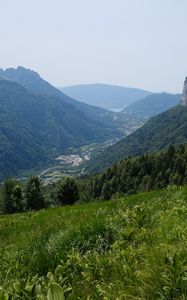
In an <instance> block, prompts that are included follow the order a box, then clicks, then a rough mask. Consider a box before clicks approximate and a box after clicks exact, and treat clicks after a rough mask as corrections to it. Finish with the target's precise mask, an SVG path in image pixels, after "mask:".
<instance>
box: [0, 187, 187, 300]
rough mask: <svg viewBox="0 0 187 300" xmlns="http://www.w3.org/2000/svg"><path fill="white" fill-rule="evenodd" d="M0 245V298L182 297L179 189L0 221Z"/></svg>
mask: <svg viewBox="0 0 187 300" xmlns="http://www.w3.org/2000/svg"><path fill="white" fill-rule="evenodd" d="M0 247H1V248H0V261H1V263H0V286H1V287H0V300H1V299H47V293H48V299H55V298H52V296H49V294H50V293H51V290H52V289H53V288H54V286H55V288H56V287H58V288H60V287H61V288H62V289H63V293H64V296H65V299H86V300H88V299H105V300H106V299H125V300H126V299H127V300H130V299H137V300H144V299H150V300H152V299H153V300H154V299H168V300H169V299H187V187H184V188H176V187H170V188H168V189H167V190H165V191H154V192H151V193H142V194H137V195H133V196H129V197H124V198H121V199H114V200H111V201H110V202H102V203H93V204H84V205H83V204H82V205H75V206H72V207H62V208H54V209H46V210H42V211H39V212H35V213H32V212H30V213H24V214H15V215H6V216H1V217H0ZM58 288H57V289H58ZM62 289H61V292H62ZM49 290H50V293H49ZM50 295H51V294H50ZM3 297H4V298H3ZM5 297H7V298H5ZM59 299H63V298H59Z"/></svg>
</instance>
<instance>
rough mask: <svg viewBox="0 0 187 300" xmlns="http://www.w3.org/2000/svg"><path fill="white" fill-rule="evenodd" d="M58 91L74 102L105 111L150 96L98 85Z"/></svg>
mask: <svg viewBox="0 0 187 300" xmlns="http://www.w3.org/2000/svg"><path fill="white" fill-rule="evenodd" d="M60 90H61V91H62V92H63V93H65V94H67V95H68V96H70V97H72V98H74V99H76V100H79V101H81V102H84V103H87V104H90V105H95V106H99V107H102V108H106V109H118V108H121V109H122V108H125V107H126V106H128V105H130V104H131V103H133V102H135V101H138V100H140V99H142V98H144V97H146V96H148V95H150V94H152V93H151V92H148V91H145V90H141V89H136V88H127V87H123V86H116V85H109V84H99V83H96V84H80V85H74V86H68V87H64V88H60Z"/></svg>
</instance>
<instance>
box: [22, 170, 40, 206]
mask: <svg viewBox="0 0 187 300" xmlns="http://www.w3.org/2000/svg"><path fill="white" fill-rule="evenodd" d="M25 199H26V207H27V209H33V210H39V209H41V208H44V207H45V201H44V196H43V192H42V184H41V181H40V179H39V178H38V177H37V176H31V177H30V178H29V180H28V181H27V184H26V188H25Z"/></svg>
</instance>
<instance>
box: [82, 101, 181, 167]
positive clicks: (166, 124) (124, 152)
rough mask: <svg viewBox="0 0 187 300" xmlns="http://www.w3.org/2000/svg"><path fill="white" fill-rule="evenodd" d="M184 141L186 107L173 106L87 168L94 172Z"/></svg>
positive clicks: (108, 150) (105, 152) (95, 159)
mask: <svg viewBox="0 0 187 300" xmlns="http://www.w3.org/2000/svg"><path fill="white" fill-rule="evenodd" d="M186 142H187V106H176V107H174V108H172V109H170V110H168V111H166V112H163V113H161V114H159V115H157V116H155V117H152V118H151V119H150V120H149V121H148V122H147V123H146V124H145V125H143V126H142V127H141V128H139V129H138V130H136V131H135V132H134V133H132V134H131V135H129V136H127V137H126V138H124V139H122V140H121V141H119V142H118V143H116V144H115V145H113V146H112V147H109V148H107V149H106V150H104V152H103V153H102V154H101V155H99V156H98V157H95V158H93V159H92V160H91V161H90V162H89V163H88V166H87V169H86V170H87V172H92V173H96V172H99V171H101V170H103V169H104V168H106V167H109V166H111V165H113V164H114V163H115V162H117V161H119V160H121V159H124V158H126V157H128V156H138V155H142V154H144V153H150V152H154V151H158V150H162V149H165V148H166V147H168V146H169V145H171V144H172V145H179V144H182V143H186Z"/></svg>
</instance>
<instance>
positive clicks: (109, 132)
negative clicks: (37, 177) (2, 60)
mask: <svg viewBox="0 0 187 300" xmlns="http://www.w3.org/2000/svg"><path fill="white" fill-rule="evenodd" d="M0 78H1V79H0V115H1V118H0V178H1V179H2V178H4V177H5V176H16V175H17V174H18V173H19V172H20V171H21V172H22V171H23V170H30V169H32V168H35V167H39V168H41V167H46V165H47V164H48V163H49V162H52V161H53V160H54V158H55V157H56V156H58V155H59V154H62V153H69V149H70V148H71V149H72V148H77V147H80V146H82V145H85V144H90V143H93V142H94V143H95V142H100V141H106V140H108V139H111V138H118V139H120V138H122V140H121V141H120V142H119V143H117V144H115V145H113V146H112V147H111V148H108V149H106V150H104V152H103V153H102V154H101V155H100V156H98V157H94V158H93V159H92V160H91V161H90V162H89V165H88V167H87V170H88V171H89V172H97V171H99V170H102V169H103V168H105V167H107V166H110V165H112V164H113V163H115V162H116V161H117V160H120V159H123V158H125V157H127V156H129V155H139V154H142V153H144V152H145V153H147V152H152V151H155V150H160V149H162V148H164V147H166V146H168V145H169V144H170V143H174V144H178V143H182V142H185V141H186V135H185V130H186V127H185V126H186V118H187V114H186V110H185V108H184V109H183V108H181V107H179V108H175V109H173V110H169V111H167V112H165V113H162V114H160V115H158V116H157V117H155V118H151V119H150V120H149V121H148V122H147V123H146V124H145V125H144V126H143V127H142V128H140V129H138V130H137V131H136V132H134V133H132V134H131V135H129V136H128V137H126V138H125V139H123V138H124V136H125V135H127V133H128V134H129V133H131V132H132V131H133V130H135V129H136V128H137V126H138V125H139V124H140V123H143V122H145V121H146V120H147V118H149V117H150V116H153V115H156V114H158V113H160V112H162V111H164V110H166V109H168V108H170V107H172V106H174V105H175V104H177V103H178V102H179V100H180V96H179V95H170V94H164V93H163V94H152V95H151V94H150V93H149V92H146V91H140V90H137V89H135V90H134V89H130V92H131V96H132V95H133V93H134V96H133V97H134V99H135V98H136V97H138V96H137V95H138V93H139V97H140V94H141V96H143V94H146V97H145V98H143V99H140V100H139V101H136V102H134V103H133V104H131V105H130V106H128V107H127V108H126V109H125V110H124V111H123V112H121V113H114V112H112V111H109V110H106V109H103V108H101V107H96V106H92V105H88V104H86V103H83V102H80V101H77V100H74V99H73V98H71V97H69V96H67V95H65V94H64V93H62V92H61V91H59V90H58V89H56V88H55V87H53V86H52V85H51V84H50V83H49V82H47V81H45V80H44V79H42V78H41V77H40V75H39V74H38V73H36V72H34V71H31V70H29V69H25V68H24V67H18V68H17V69H14V68H9V69H6V70H2V69H0ZM96 87H97V85H94V89H95V88H96ZM101 87H102V88H103V85H101V86H100V85H99V88H101ZM104 87H105V88H106V90H107V91H108V92H106V97H104V96H103V99H104V102H105V101H106V99H107V97H108V95H109V94H110V93H109V91H113V92H112V93H111V97H112V98H113V95H114V93H115V91H116V95H117V91H119V90H120V91H122V90H123V91H125V90H126V89H125V88H122V90H121V89H120V87H114V86H112V87H111V86H106V85H105V86H104ZM104 90H105V89H104ZM104 90H103V91H104ZM127 90H128V89H127ZM103 93H104V92H103ZM120 93H121V94H120ZM120 93H119V94H118V96H119V97H118V96H116V99H120V97H122V92H120ZM135 94H136V97H135ZM147 94H148V96H147ZM96 95H97V93H96ZM103 95H104V94H103ZM120 95H121V96H120ZM112 98H111V99H112ZM121 99H122V98H121ZM88 101H90V100H88ZM132 101H133V100H132V97H130V100H129V103H130V102H132ZM109 103H110V102H109ZM118 103H120V102H118ZM126 103H127V102H126Z"/></svg>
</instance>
